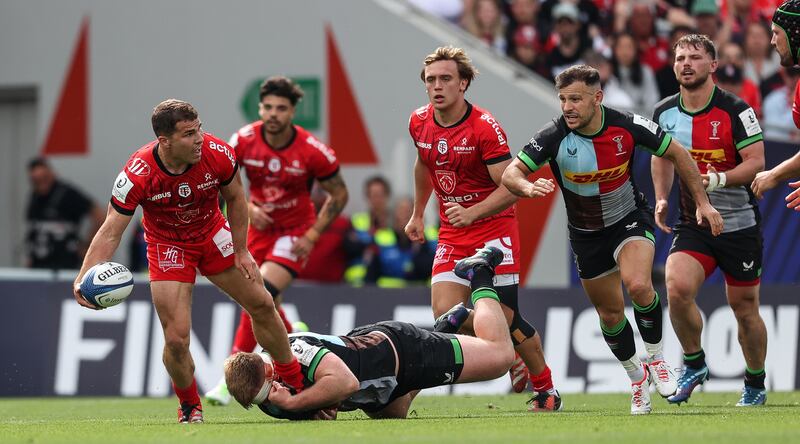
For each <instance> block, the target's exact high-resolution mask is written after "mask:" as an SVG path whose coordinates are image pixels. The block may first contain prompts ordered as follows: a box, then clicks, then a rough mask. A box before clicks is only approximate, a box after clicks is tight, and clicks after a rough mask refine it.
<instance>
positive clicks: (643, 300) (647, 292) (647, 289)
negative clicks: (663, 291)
mask: <svg viewBox="0 0 800 444" xmlns="http://www.w3.org/2000/svg"><path fill="white" fill-rule="evenodd" d="M625 288H626V290H628V295H629V296H630V297H631V299H633V300H634V301H635V302H636V303H637V304H639V305H648V304H650V303H651V302H652V298H653V284H652V283H651V282H650V279H646V278H635V279H631V280H630V281H628V282H626V283H625Z"/></svg>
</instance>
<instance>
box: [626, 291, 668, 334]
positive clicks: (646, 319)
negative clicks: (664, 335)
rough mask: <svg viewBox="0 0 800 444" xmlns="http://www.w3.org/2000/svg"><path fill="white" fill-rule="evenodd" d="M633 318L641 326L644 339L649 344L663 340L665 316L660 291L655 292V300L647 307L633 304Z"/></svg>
mask: <svg viewBox="0 0 800 444" xmlns="http://www.w3.org/2000/svg"><path fill="white" fill-rule="evenodd" d="M633 318H634V319H635V320H636V326H637V327H638V328H639V334H641V335H642V340H643V341H644V342H647V343H648V344H658V343H659V342H661V330H662V327H661V326H662V324H663V318H664V310H662V309H661V298H659V297H658V292H656V293H655V298H653V302H651V303H650V305H648V306H647V307H640V306H638V305H636V303H634V304H633Z"/></svg>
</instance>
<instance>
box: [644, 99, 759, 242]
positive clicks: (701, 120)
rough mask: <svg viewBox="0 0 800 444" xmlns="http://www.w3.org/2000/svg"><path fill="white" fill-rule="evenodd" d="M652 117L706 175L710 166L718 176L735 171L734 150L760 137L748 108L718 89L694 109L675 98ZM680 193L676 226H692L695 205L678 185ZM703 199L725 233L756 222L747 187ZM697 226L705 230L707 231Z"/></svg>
mask: <svg viewBox="0 0 800 444" xmlns="http://www.w3.org/2000/svg"><path fill="white" fill-rule="evenodd" d="M653 119H654V120H655V121H657V122H658V124H659V125H660V126H661V127H662V128H664V131H666V132H668V133H669V134H671V135H672V137H674V138H675V139H676V140H677V141H678V142H680V144H681V145H683V146H684V147H686V148H687V149H688V150H689V153H690V154H691V155H692V158H693V159H694V160H695V162H697V167H698V168H699V169H700V173H706V172H707V171H708V166H709V165H713V166H714V168H715V169H716V170H717V171H719V172H724V171H728V170H731V169H733V168H735V167H736V165H738V164H740V163H742V157H741V155H739V151H740V150H742V149H744V148H747V147H748V146H750V145H752V144H753V143H756V142H758V141H760V140H763V139H764V136H763V135H762V134H761V126H760V125H759V123H758V119H757V118H756V113H755V112H754V111H753V108H751V107H750V105H748V104H746V103H745V102H744V101H743V100H742V99H740V98H738V97H736V96H735V95H733V94H731V93H729V92H727V91H725V90H723V89H720V88H717V87H714V90H713V92H712V93H711V97H710V98H709V100H708V103H707V104H706V105H705V106H704V107H703V108H702V109H700V110H699V111H697V112H689V111H687V110H686V109H685V108H684V107H683V102H682V101H681V97H680V94H676V95H674V96H670V97H667V98H666V99H664V100H662V101H661V102H659V103H658V104H657V105H656V110H655V112H654V113H653ZM680 195H681V199H680V201H681V216H680V222H681V223H682V224H689V225H693V226H695V227H697V221H696V219H695V217H694V214H695V210H696V208H697V207H696V205H695V202H694V199H693V198H692V195H691V193H690V192H689V190H688V189H687V187H686V186H684V184H683V183H682V182H681V187H680ZM708 198H709V200H710V201H711V205H713V206H714V208H716V209H717V211H719V213H720V215H722V218H723V220H724V222H725V228H724V230H723V232H725V233H729V232H733V231H739V230H741V229H744V228H749V227H752V226H754V225H756V224H757V223H758V221H759V219H760V215H759V213H758V205H757V204H756V200H755V197H754V196H753V193H752V191H751V190H750V186H749V185H740V186H733V187H725V188H719V189H716V190H714V191H713V192H711V193H709V195H708ZM698 228H700V229H704V230H708V228H707V227H698Z"/></svg>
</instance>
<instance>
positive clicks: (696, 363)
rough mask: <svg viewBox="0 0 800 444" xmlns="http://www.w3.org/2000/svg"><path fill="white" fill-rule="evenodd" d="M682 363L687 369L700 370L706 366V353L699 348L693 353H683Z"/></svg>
mask: <svg viewBox="0 0 800 444" xmlns="http://www.w3.org/2000/svg"><path fill="white" fill-rule="evenodd" d="M683 363H684V364H686V366H687V367H689V368H693V369H701V368H703V367H705V366H706V352H704V351H703V349H702V348H701V349H700V351H697V352H694V353H684V354H683Z"/></svg>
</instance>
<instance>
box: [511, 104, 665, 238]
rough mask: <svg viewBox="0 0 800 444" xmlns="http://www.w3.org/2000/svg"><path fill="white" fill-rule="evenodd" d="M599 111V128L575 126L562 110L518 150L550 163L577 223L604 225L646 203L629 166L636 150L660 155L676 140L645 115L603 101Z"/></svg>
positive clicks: (529, 161)
mask: <svg viewBox="0 0 800 444" xmlns="http://www.w3.org/2000/svg"><path fill="white" fill-rule="evenodd" d="M600 112H602V113H603V115H602V117H603V120H602V125H601V127H600V129H599V130H598V131H597V132H596V133H595V134H592V135H585V134H581V133H578V132H576V131H573V130H571V129H570V128H569V127H568V126H567V123H566V120H564V116H560V117H559V118H557V119H553V120H552V121H551V122H550V123H548V124H547V125H546V126H545V127H544V128H542V129H541V130H540V131H539V132H538V133H537V134H536V135H535V136H533V138H532V139H531V140H530V142H528V144H527V145H525V146H524V147H523V148H522V151H520V152H519V154H518V155H517V158H518V159H519V160H520V161H522V162H523V163H524V164H525V165H526V166H527V167H528V168H529V169H530V170H531V171H536V170H538V169H539V168H541V167H542V166H544V164H545V163H549V164H550V167H551V168H552V170H553V175H554V176H555V178H556V181H558V184H559V186H560V187H561V191H562V194H563V196H564V203H565V204H566V207H567V218H568V220H569V224H570V226H571V227H572V228H573V229H578V230H586V231H597V230H601V229H603V228H605V227H609V226H611V225H613V224H615V223H616V222H619V221H620V220H622V219H623V218H624V217H625V216H627V215H628V214H629V213H630V212H632V211H634V210H635V209H637V208H647V200H646V199H645V198H644V196H643V195H642V194H641V193H640V192H639V191H638V190H637V188H636V184H635V182H634V180H633V176H632V175H631V171H630V169H631V165H632V164H633V155H634V150H635V149H636V148H644V149H646V150H647V151H649V152H651V153H652V154H654V155H656V156H661V155H663V154H664V152H665V151H666V150H667V147H668V146H669V143H670V141H671V140H672V139H671V138H670V136H669V135H668V134H667V133H665V132H664V131H663V130H662V129H661V128H660V127H659V126H658V125H657V124H656V123H655V122H653V121H651V120H650V119H648V118H646V117H642V116H640V115H637V114H631V113H627V112H620V111H617V110H615V109H612V108H607V107H604V106H601V108H600Z"/></svg>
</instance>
